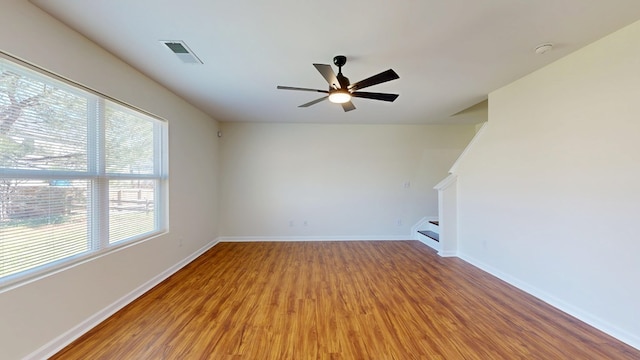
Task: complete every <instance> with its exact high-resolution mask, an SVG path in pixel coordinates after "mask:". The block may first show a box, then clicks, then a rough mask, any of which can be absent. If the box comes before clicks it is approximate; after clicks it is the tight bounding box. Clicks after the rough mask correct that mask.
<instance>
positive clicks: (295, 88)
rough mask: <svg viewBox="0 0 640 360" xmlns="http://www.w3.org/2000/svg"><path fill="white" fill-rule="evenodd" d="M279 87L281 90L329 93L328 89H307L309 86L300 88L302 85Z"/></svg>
mask: <svg viewBox="0 0 640 360" xmlns="http://www.w3.org/2000/svg"><path fill="white" fill-rule="evenodd" d="M278 89H280V90H300V91H313V92H319V93H325V94H328V93H329V92H328V91H327V90H318V89H307V88H300V87H293V86H279V85H278Z"/></svg>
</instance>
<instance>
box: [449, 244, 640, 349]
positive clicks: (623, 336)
mask: <svg viewBox="0 0 640 360" xmlns="http://www.w3.org/2000/svg"><path fill="white" fill-rule="evenodd" d="M458 257H459V258H460V259H462V260H464V261H466V262H467V263H469V264H471V265H473V266H475V267H477V268H479V269H480V270H483V271H485V272H487V273H489V274H491V275H493V276H495V277H497V278H499V279H501V280H503V281H505V282H507V283H509V284H510V285H513V286H515V287H517V288H518V289H520V290H522V291H524V292H526V293H528V294H529V295H532V296H535V297H536V298H538V299H540V300H542V301H544V302H546V303H547V304H549V305H551V306H553V307H555V308H557V309H559V310H561V311H564V312H565V313H567V314H569V315H571V316H573V317H575V318H576V319H578V320H580V321H583V322H585V323H587V324H589V325H591V326H593V327H594V328H596V329H598V330H600V331H602V332H604V333H606V334H608V335H611V336H613V337H614V338H616V339H618V340H620V341H622V342H624V343H626V344H628V345H630V346H632V347H634V348H636V349H638V350H640V337H639V336H638V335H635V334H631V333H629V332H627V331H624V330H622V329H620V328H618V327H616V326H614V325H611V324H610V323H608V322H606V321H603V320H602V319H600V318H598V317H597V316H594V315H592V314H590V313H588V312H586V311H584V310H582V309H579V308H577V307H575V306H573V305H571V304H567V303H566V302H564V301H562V300H560V299H558V298H556V297H555V296H553V295H550V294H549V293H547V292H545V291H542V290H540V289H538V288H536V287H534V286H531V285H529V284H527V283H526V282H523V281H521V280H520V279H518V278H515V277H513V276H511V275H509V274H506V273H504V272H502V271H500V270H498V269H496V268H494V267H492V266H490V265H487V264H485V263H483V262H482V261H480V260H477V259H475V258H473V257H471V256H469V255H467V254H464V253H458Z"/></svg>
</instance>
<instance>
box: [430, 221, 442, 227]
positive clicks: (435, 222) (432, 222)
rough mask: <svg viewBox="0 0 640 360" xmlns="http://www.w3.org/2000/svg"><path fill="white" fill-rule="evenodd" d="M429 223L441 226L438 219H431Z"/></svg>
mask: <svg viewBox="0 0 640 360" xmlns="http://www.w3.org/2000/svg"><path fill="white" fill-rule="evenodd" d="M429 223H430V224H433V225H435V226H440V221H438V220H431V221H429Z"/></svg>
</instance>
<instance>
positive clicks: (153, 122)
mask: <svg viewBox="0 0 640 360" xmlns="http://www.w3.org/2000/svg"><path fill="white" fill-rule="evenodd" d="M166 133H167V126H166V123H165V122H164V121H161V120H160V119H157V118H155V117H153V116H151V115H149V114H146V113H143V112H141V111H139V110H135V109H133V108H131V107H128V106H125V105H123V104H121V103H118V102H116V101H114V100H112V99H109V98H107V97H105V96H102V95H100V94H98V93H96V92H94V91H91V90H88V89H86V88H83V87H82V86H79V85H77V84H73V83H71V82H69V81H66V80H63V79H60V78H57V77H55V76H54V75H51V74H48V73H47V72H45V71H43V70H39V69H35V68H33V67H31V66H29V65H26V64H22V63H20V62H18V61H16V60H14V59H10V58H9V57H8V56H0V286H3V285H7V284H9V283H15V282H16V281H19V280H21V279H23V278H25V277H29V276H34V275H38V274H41V273H43V272H46V271H49V270H51V269H55V268H58V267H60V266H64V265H66V264H69V263H70V262H73V261H77V260H79V259H85V258H87V257H89V256H92V255H96V254H101V253H103V252H105V251H109V250H111V249H114V248H116V247H118V246H120V245H121V244H127V243H130V242H132V241H136V240H140V239H144V238H148V237H149V236H151V235H154V234H158V233H160V232H162V231H165V229H166V227H167V224H166V212H165V211H164V210H165V209H166V201H165V199H166V182H167V178H166V143H167V140H166V139H167V134H166Z"/></svg>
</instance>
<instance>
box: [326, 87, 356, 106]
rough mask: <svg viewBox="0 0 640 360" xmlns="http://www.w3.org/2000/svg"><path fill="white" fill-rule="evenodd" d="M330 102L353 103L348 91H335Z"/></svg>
mask: <svg viewBox="0 0 640 360" xmlns="http://www.w3.org/2000/svg"><path fill="white" fill-rule="evenodd" d="M329 101H331V102H332V103H334V104H344V103H346V102H349V101H351V94H350V93H349V91H347V90H334V91H332V92H331V93H330V94H329Z"/></svg>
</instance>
